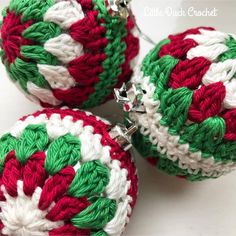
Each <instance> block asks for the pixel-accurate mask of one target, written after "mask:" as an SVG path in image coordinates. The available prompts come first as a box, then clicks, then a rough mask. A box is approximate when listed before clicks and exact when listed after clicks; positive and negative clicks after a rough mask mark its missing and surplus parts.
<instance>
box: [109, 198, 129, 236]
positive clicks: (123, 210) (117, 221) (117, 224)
mask: <svg viewBox="0 0 236 236" xmlns="http://www.w3.org/2000/svg"><path fill="white" fill-rule="evenodd" d="M128 209H129V210H130V211H131V209H130V205H129V199H126V200H124V201H122V202H120V203H118V207H117V210H116V214H115V216H114V218H113V219H112V220H111V221H110V222H109V223H108V224H107V225H106V226H105V227H104V231H105V232H106V233H107V234H108V235H111V236H117V235H121V234H122V232H123V231H124V228H125V225H126V224H127V223H128V222H129V218H128V217H127V211H128Z"/></svg>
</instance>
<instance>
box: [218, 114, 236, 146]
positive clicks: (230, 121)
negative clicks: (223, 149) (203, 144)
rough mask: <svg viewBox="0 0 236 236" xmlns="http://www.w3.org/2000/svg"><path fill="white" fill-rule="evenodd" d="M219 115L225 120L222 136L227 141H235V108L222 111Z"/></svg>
mask: <svg viewBox="0 0 236 236" xmlns="http://www.w3.org/2000/svg"><path fill="white" fill-rule="evenodd" d="M221 117H222V118H223V119H224V120H225V126H226V132H225V136H224V138H225V139H226V140H229V141H236V109H232V110H226V111H224V112H223V113H222V114H221Z"/></svg>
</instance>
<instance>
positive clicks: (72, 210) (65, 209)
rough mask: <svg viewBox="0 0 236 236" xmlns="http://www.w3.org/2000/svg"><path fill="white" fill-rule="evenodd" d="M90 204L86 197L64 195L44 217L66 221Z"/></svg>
mask: <svg viewBox="0 0 236 236" xmlns="http://www.w3.org/2000/svg"><path fill="white" fill-rule="evenodd" d="M89 205H90V202H89V201H88V200H87V198H85V197H84V198H74V197H69V196H64V197H63V198H61V199H60V200H59V201H58V202H57V203H56V205H55V206H54V207H53V208H52V209H51V210H50V212H49V213H48V214H47V215H46V218H47V219H49V220H51V221H60V220H63V221H66V220H70V219H71V218H73V217H74V216H75V215H76V214H78V213H79V212H81V211H83V210H84V209H85V208H87V207H88V206H89Z"/></svg>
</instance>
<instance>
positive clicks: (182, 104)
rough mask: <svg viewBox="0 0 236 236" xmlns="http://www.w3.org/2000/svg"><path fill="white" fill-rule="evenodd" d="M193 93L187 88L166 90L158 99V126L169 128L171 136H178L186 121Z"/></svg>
mask: <svg viewBox="0 0 236 236" xmlns="http://www.w3.org/2000/svg"><path fill="white" fill-rule="evenodd" d="M192 96H193V91H191V90H189V89H188V88H185V87H183V88H179V89H168V90H167V91H165V92H164V93H163V94H162V96H161V98H160V108H159V112H160V113H162V115H163V116H162V119H161V121H160V124H161V125H163V126H168V127H169V133H170V134H171V135H177V134H179V132H180V130H181V129H182V127H183V126H184V125H185V122H186V121H187V119H188V112H189V107H190V105H191V103H192Z"/></svg>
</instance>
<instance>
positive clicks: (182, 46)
mask: <svg viewBox="0 0 236 236" xmlns="http://www.w3.org/2000/svg"><path fill="white" fill-rule="evenodd" d="M197 45H198V44H197V43H196V42H195V41H194V40H192V39H185V40H174V41H171V43H170V44H165V45H164V46H163V47H162V48H161V50H160V52H159V57H163V56H166V55H170V56H172V57H174V58H177V59H180V60H185V59H186V57H187V53H188V51H189V50H190V49H191V48H194V47H196V46H197Z"/></svg>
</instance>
